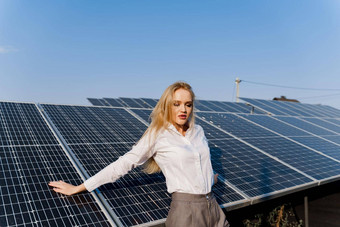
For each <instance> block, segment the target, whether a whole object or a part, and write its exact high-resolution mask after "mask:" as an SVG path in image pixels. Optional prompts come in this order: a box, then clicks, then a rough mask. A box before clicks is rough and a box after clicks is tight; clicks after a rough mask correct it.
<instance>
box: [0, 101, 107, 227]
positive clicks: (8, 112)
mask: <svg viewBox="0 0 340 227" xmlns="http://www.w3.org/2000/svg"><path fill="white" fill-rule="evenodd" d="M0 122H1V125H0V131H1V135H2V138H1V140H2V144H1V146H0V169H1V171H0V201H1V202H0V226H24V225H25V226H26V225H29V226H82V225H89V226H91V225H92V226H98V225H100V226H111V224H113V223H112V222H111V224H110V222H109V221H108V219H107V217H106V216H105V214H104V213H103V211H102V210H101V208H100V206H99V205H98V204H97V201H96V200H95V198H94V197H93V196H92V194H90V193H81V194H78V195H73V196H67V197H65V196H62V195H60V194H57V193H55V192H54V191H52V190H51V188H49V186H48V185H47V183H48V182H49V181H55V180H57V179H63V180H65V181H67V182H70V183H73V184H80V183H81V182H82V179H81V177H80V175H79V173H78V172H77V170H76V169H75V167H74V166H73V164H72V163H71V161H70V160H69V158H68V157H67V155H66V153H65V152H64V151H63V149H62V147H61V145H60V144H59V142H58V141H57V140H56V138H55V137H54V135H53V133H52V131H51V130H50V129H49V128H48V126H47V124H46V123H45V121H44V119H43V118H42V116H41V115H40V113H39V111H38V109H37V108H36V106H35V105H34V104H30V103H12V102H0Z"/></svg>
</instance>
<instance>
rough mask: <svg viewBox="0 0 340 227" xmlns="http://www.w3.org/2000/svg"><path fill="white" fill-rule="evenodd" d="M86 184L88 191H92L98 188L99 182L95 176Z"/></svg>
mask: <svg viewBox="0 0 340 227" xmlns="http://www.w3.org/2000/svg"><path fill="white" fill-rule="evenodd" d="M84 186H85V188H86V190H87V191H89V192H92V191H93V190H94V189H96V188H97V182H96V180H95V179H94V177H90V178H89V179H87V180H86V181H85V182H84Z"/></svg>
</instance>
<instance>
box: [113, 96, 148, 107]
mask: <svg viewBox="0 0 340 227" xmlns="http://www.w3.org/2000/svg"><path fill="white" fill-rule="evenodd" d="M119 99H120V100H122V102H124V103H125V104H126V105H127V106H128V107H133V108H151V107H150V106H149V105H148V104H147V103H146V102H144V101H143V100H141V99H135V98H122V97H121V98H119Z"/></svg>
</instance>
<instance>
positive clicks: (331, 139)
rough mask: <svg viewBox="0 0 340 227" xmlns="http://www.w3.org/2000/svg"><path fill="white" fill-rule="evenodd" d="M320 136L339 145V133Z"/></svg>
mask: <svg viewBox="0 0 340 227" xmlns="http://www.w3.org/2000/svg"><path fill="white" fill-rule="evenodd" d="M322 137H323V138H325V139H328V140H330V141H332V142H334V143H337V144H339V145H340V136H339V135H337V136H322Z"/></svg>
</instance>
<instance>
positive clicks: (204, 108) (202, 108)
mask: <svg viewBox="0 0 340 227" xmlns="http://www.w3.org/2000/svg"><path fill="white" fill-rule="evenodd" d="M195 108H196V109H198V110H200V111H214V110H213V109H211V108H209V107H207V106H205V105H203V104H202V102H201V100H196V101H195Z"/></svg>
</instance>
